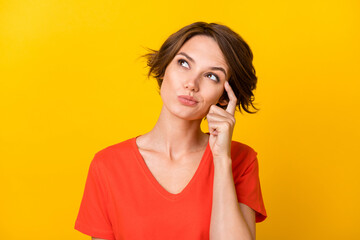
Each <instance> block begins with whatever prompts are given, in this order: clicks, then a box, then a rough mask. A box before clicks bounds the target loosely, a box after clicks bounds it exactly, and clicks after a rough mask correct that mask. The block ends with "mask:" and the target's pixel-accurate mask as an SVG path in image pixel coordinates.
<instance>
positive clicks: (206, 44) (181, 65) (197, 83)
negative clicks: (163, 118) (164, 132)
mask: <svg viewBox="0 0 360 240" xmlns="http://www.w3.org/2000/svg"><path fill="white" fill-rule="evenodd" d="M228 74H229V69H228V66H227V64H226V61H225V57H224V55H223V53H222V52H221V50H220V48H219V46H218V44H217V43H216V42H215V40H214V39H212V38H211V37H208V36H203V35H196V36H194V37H192V38H190V39H189V40H188V41H187V42H186V43H185V44H184V45H183V46H182V47H181V48H180V50H179V51H178V53H177V54H176V56H175V57H174V59H173V60H172V61H171V62H170V63H169V65H168V66H167V68H166V70H165V74H164V78H163V82H162V85H161V89H160V95H161V98H162V101H163V104H164V107H166V109H167V110H168V111H169V112H171V113H172V114H174V115H176V116H178V117H180V118H183V119H187V120H195V119H202V118H204V117H205V116H206V115H207V113H208V112H209V108H210V106H211V105H212V104H216V103H218V101H219V98H220V97H221V95H222V94H223V91H224V84H225V81H227V79H228V77H229V76H228ZM189 97H190V98H192V100H195V101H191V100H186V99H188V98H189Z"/></svg>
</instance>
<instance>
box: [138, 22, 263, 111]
mask: <svg viewBox="0 0 360 240" xmlns="http://www.w3.org/2000/svg"><path fill="white" fill-rule="evenodd" d="M195 35H205V36H209V37H211V38H213V39H214V40H215V41H216V42H217V43H218V45H219V47H220V49H221V51H222V53H223V54H224V56H225V60H226V62H227V64H228V66H229V73H230V74H229V76H230V78H229V80H228V81H229V84H230V86H231V88H232V89H233V91H234V93H235V96H236V97H237V103H236V105H237V108H238V109H239V111H240V112H241V113H242V111H241V108H242V109H244V110H245V111H246V112H248V113H256V112H257V111H258V110H259V109H257V108H256V107H255V106H254V103H253V101H254V99H255V97H254V94H253V90H255V89H256V83H257V77H256V72H255V68H254V66H253V65H252V60H253V54H252V51H251V49H250V47H249V46H248V44H247V43H246V42H245V41H244V40H243V38H242V37H241V36H239V35H238V34H237V33H235V32H234V31H232V30H231V29H230V28H229V27H227V26H224V25H221V24H217V23H205V22H195V23H192V24H190V25H188V26H185V27H183V28H181V29H180V30H179V31H177V32H175V33H173V34H172V35H170V36H169V38H168V39H167V40H166V41H165V42H164V43H163V45H162V46H161V48H160V50H159V51H157V50H152V49H148V50H149V51H150V53H147V54H145V55H143V57H145V58H146V59H147V66H149V67H150V69H149V72H148V77H150V76H151V75H152V76H153V77H154V78H155V79H156V80H157V82H158V85H159V88H161V84H162V81H163V77H164V74H165V69H166V67H167V66H168V64H169V63H170V62H171V61H172V59H173V58H174V57H175V55H176V54H177V52H178V51H179V50H180V48H181V47H182V46H183V45H184V43H185V42H186V41H187V40H189V39H190V38H192V37H193V36H195ZM220 100H226V101H229V98H228V96H227V94H226V91H225V90H224V93H223V95H222V96H221V97H220ZM217 106H219V107H221V108H223V109H225V108H226V106H221V105H219V104H217ZM250 106H251V107H252V108H254V109H255V110H256V111H255V112H252V111H250V110H249V108H250Z"/></svg>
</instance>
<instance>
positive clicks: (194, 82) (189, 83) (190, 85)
mask: <svg viewBox="0 0 360 240" xmlns="http://www.w3.org/2000/svg"><path fill="white" fill-rule="evenodd" d="M184 87H185V88H186V89H188V90H190V91H195V92H197V91H199V81H198V77H197V76H193V77H190V76H189V78H188V79H187V80H186V81H185V83H184Z"/></svg>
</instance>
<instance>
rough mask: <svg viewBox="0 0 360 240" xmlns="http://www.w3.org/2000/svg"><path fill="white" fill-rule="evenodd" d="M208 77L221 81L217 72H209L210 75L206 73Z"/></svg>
mask: <svg viewBox="0 0 360 240" xmlns="http://www.w3.org/2000/svg"><path fill="white" fill-rule="evenodd" d="M206 76H207V77H209V78H210V79H211V80H214V81H216V82H218V81H219V77H218V76H216V75H215V74H212V73H209V74H208V75H206Z"/></svg>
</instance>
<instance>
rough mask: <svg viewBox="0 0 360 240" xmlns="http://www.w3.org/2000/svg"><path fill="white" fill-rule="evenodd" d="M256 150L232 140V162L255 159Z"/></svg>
mask: <svg viewBox="0 0 360 240" xmlns="http://www.w3.org/2000/svg"><path fill="white" fill-rule="evenodd" d="M256 156H257V152H256V151H255V150H254V148H252V147H250V146H249V145H247V144H245V143H242V142H239V141H235V140H233V141H232V142H231V159H232V160H233V163H234V164H236V163H244V162H248V163H250V162H252V161H254V160H255V159H256Z"/></svg>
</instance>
